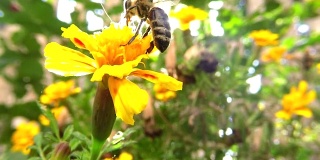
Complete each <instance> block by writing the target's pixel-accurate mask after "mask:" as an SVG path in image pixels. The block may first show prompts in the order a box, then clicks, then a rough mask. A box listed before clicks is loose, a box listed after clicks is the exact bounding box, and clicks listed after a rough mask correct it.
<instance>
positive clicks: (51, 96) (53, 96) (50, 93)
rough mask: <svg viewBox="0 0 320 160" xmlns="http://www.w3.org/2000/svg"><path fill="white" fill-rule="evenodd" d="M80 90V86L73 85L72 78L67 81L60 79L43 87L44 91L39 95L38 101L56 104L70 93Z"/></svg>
mask: <svg viewBox="0 0 320 160" xmlns="http://www.w3.org/2000/svg"><path fill="white" fill-rule="evenodd" d="M80 91H81V88H79V87H76V88H75V87H74V81H73V80H69V81H67V82H63V81H60V82H57V83H53V84H51V85H49V86H48V87H46V88H45V89H44V93H43V94H42V95H41V96H40V102H41V103H43V104H54V106H57V105H58V103H59V102H60V101H61V100H63V99H65V98H67V97H68V96H70V95H72V94H75V93H79V92H80Z"/></svg>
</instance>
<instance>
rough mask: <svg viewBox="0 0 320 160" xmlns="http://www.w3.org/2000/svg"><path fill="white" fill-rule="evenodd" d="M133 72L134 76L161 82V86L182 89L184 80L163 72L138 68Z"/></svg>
mask: <svg viewBox="0 0 320 160" xmlns="http://www.w3.org/2000/svg"><path fill="white" fill-rule="evenodd" d="M131 74H132V75H134V76H138V77H141V78H144V79H146V80H148V81H150V82H152V83H156V84H159V85H161V87H164V88H166V89H169V90H172V91H177V90H182V82H180V81H178V80H176V79H174V78H172V77H170V76H167V75H165V74H162V73H158V72H154V71H150V70H140V69H136V70H135V71H133V72H132V73H131Z"/></svg>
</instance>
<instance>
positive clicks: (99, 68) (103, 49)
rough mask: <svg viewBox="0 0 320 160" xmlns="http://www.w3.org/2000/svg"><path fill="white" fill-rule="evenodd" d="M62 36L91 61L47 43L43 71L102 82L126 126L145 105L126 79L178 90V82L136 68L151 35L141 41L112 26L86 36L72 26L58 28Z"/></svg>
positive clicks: (143, 94)
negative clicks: (133, 78)
mask: <svg viewBox="0 0 320 160" xmlns="http://www.w3.org/2000/svg"><path fill="white" fill-rule="evenodd" d="M62 30H63V34H62V36H63V37H65V38H69V39H70V40H71V41H72V42H73V43H74V44H75V46H76V47H78V48H81V49H85V50H88V51H89V52H90V54H91V55H92V58H91V57H89V56H87V55H85V54H83V53H81V52H79V51H76V50H73V49H70V48H67V47H64V46H61V45H59V44H57V43H55V42H52V43H49V44H48V45H47V46H46V47H45V49H44V51H45V57H46V61H45V67H46V68H47V69H48V70H49V71H51V72H53V73H56V74H58V75H62V76H82V75H87V74H92V73H93V75H92V77H91V81H96V82H102V83H103V84H104V86H105V87H107V88H109V91H110V94H111V96H112V100H113V103H114V107H115V111H116V115H117V117H119V118H121V119H122V120H123V121H124V122H126V123H127V124H133V123H134V120H133V115H134V114H138V113H140V112H141V111H142V110H143V109H144V108H145V107H146V105H147V102H148V94H147V92H146V91H145V90H143V89H141V88H139V87H138V86H137V85H136V84H134V83H133V82H131V81H130V80H128V79H127V77H128V76H131V75H132V76H138V77H141V78H144V79H146V80H149V81H151V82H153V83H160V84H162V85H163V86H165V87H166V88H167V89H170V90H181V89H182V82H179V81H177V80H176V79H174V78H172V77H170V76H167V75H164V74H161V73H157V72H154V71H150V70H141V69H138V68H136V67H137V66H138V65H139V63H141V60H142V59H146V58H148V55H147V54H145V53H146V50H147V49H148V48H149V47H150V42H151V39H152V37H151V35H148V36H146V37H144V38H142V36H141V35H138V36H137V37H136V38H135V39H134V41H133V42H132V43H130V44H128V42H129V40H130V39H131V38H132V36H133V35H134V32H133V31H132V29H130V28H129V27H128V26H123V27H121V26H119V25H117V24H115V23H113V24H111V25H110V27H107V28H105V29H103V30H102V31H101V32H100V33H96V34H93V35H89V34H87V33H85V32H82V31H81V30H80V29H79V28H78V27H76V26H75V25H71V26H70V27H69V28H62Z"/></svg>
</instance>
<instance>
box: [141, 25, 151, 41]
mask: <svg viewBox="0 0 320 160" xmlns="http://www.w3.org/2000/svg"><path fill="white" fill-rule="evenodd" d="M150 30H151V27H150V26H149V27H148V28H147V30H146V32H144V34H143V37H142V38H144V37H146V36H147V35H148V33H149V32H150Z"/></svg>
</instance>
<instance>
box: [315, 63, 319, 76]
mask: <svg viewBox="0 0 320 160" xmlns="http://www.w3.org/2000/svg"><path fill="white" fill-rule="evenodd" d="M316 68H317V71H318V73H319V74H320V63H318V64H317V66H316Z"/></svg>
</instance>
